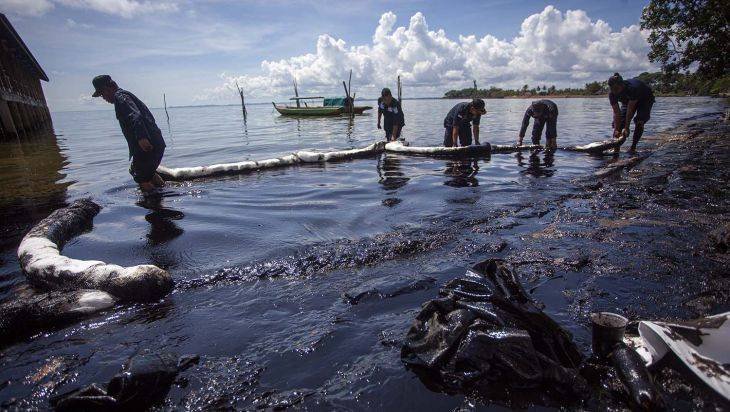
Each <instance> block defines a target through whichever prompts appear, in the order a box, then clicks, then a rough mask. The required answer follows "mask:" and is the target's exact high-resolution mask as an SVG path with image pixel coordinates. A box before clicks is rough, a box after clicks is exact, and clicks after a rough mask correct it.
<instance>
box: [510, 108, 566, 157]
mask: <svg viewBox="0 0 730 412" xmlns="http://www.w3.org/2000/svg"><path fill="white" fill-rule="evenodd" d="M531 117H532V118H534V119H535V123H533V125H532V144H535V145H538V144H540V136H541V135H542V129H544V128H545V125H546V124H547V130H546V131H545V147H546V148H547V149H549V150H555V148H557V146H558V143H557V139H558V105H556V104H555V102H553V101H552V100H547V99H542V100H536V101H534V102H532V104H530V107H528V108H527V111H525V117H524V118H523V119H522V127H521V128H520V139H519V142H518V145H519V146H522V139H524V138H525V132H526V131H527V126H529V125H530V118H531Z"/></svg>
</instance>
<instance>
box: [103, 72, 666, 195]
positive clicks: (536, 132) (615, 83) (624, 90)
mask: <svg viewBox="0 0 730 412" xmlns="http://www.w3.org/2000/svg"><path fill="white" fill-rule="evenodd" d="M92 84H93V86H94V94H93V96H94V97H99V96H102V97H103V98H104V100H105V101H107V102H109V103H111V104H113V105H114V110H115V112H116V116H117V119H118V120H119V125H120V126H121V128H122V134H124V137H125V139H126V140H127V145H128V147H129V158H130V159H132V164H131V166H130V169H129V172H130V174H131V175H132V177H133V178H134V181H135V182H137V183H138V184H139V185H140V187H141V188H142V190H144V191H146V192H147V191H151V190H153V189H154V188H155V187H161V186H163V185H164V181H163V180H162V178H161V177H160V176H159V175H158V174H157V173H156V170H157V167H158V166H159V165H160V162H161V161H162V156H163V155H164V153H165V140H164V139H163V138H162V132H161V131H160V129H159V128H158V127H157V124H156V123H155V119H154V117H153V116H152V113H150V110H149V109H148V108H147V106H146V105H145V104H144V103H142V102H141V101H140V100H139V99H138V98H137V97H136V96H135V95H133V94H132V93H130V92H128V91H126V90H123V89H121V88H120V87H119V86H117V84H116V83H115V82H114V80H112V78H111V77H110V76H109V75H101V76H96V77H95V78H94V79H93V80H92ZM608 86H609V88H610V92H609V94H608V99H609V101H610V103H611V107H612V109H613V137H614V138H615V139H618V138H621V137H624V138H627V137H628V135H629V131H630V125H631V120H632V119H633V120H634V124H635V126H636V127H635V128H634V134H633V141H632V143H631V149H630V151H635V150H636V145H637V144H638V143H639V139H641V135H642V134H643V132H644V124H645V123H646V122H647V121H649V118H650V115H651V108H652V106H653V105H654V93H653V92H652V90H651V88H650V87H649V86H648V85H646V84H645V83H644V82H642V81H641V80H639V79H629V80H624V79H623V78H622V77H621V75H619V74H618V73H615V74H614V75H613V76H611V77H610V78H609V79H608ZM619 103H620V106H619ZM486 113H487V110H486V107H485V103H484V100H482V99H473V100H472V101H470V102H462V103H457V104H456V105H455V106H454V107H453V108H452V109H451V110H449V112H448V114H447V115H446V117H445V118H444V146H446V147H458V146H470V145H471V144H472V138H473V143H474V144H477V145H478V144H480V143H479V123H480V120H481V117H482V116H483V115H485V114H486ZM381 118H382V119H383V123H382V124H381ZM531 118H532V119H533V126H532V144H534V145H539V144H540V138H541V136H542V132H543V129H545V126H547V130H546V132H545V140H546V141H545V143H546V144H545V148H546V149H548V150H554V149H555V148H557V137H558V132H557V121H558V106H557V105H556V104H555V102H553V101H551V100H547V99H542V100H537V101H534V102H532V103H531V104H530V106H529V107H528V108H527V111H525V115H524V118H523V119H522V126H521V127H520V133H519V139H518V145H522V141H523V139H524V137H525V132H526V131H527V127H528V125H529V123H530V119H531ZM403 126H405V117H404V115H403V108H402V107H401V102H400V101H398V100H397V99H396V98H394V97H393V94H392V93H391V91H390V89H388V88H385V89H383V90H382V92H381V96H380V98H379V99H378V129H384V130H385V138H386V140H387V141H391V140H397V139H398V138H399V137H400V135H401V131H402V130H403Z"/></svg>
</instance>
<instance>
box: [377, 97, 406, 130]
mask: <svg viewBox="0 0 730 412" xmlns="http://www.w3.org/2000/svg"><path fill="white" fill-rule="evenodd" d="M378 113H380V114H382V115H383V120H384V121H385V123H386V124H389V125H390V124H392V125H395V124H397V125H398V126H405V124H406V122H405V117H404V116H403V109H402V108H401V106H400V102H399V101H398V100H397V99H395V98H391V99H390V104H388V105H386V104H385V103H384V102H383V98H382V97H380V98H378Z"/></svg>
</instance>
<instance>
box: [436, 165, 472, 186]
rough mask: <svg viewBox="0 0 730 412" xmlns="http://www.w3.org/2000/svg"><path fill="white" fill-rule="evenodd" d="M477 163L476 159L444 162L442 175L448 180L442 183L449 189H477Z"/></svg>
mask: <svg viewBox="0 0 730 412" xmlns="http://www.w3.org/2000/svg"><path fill="white" fill-rule="evenodd" d="M477 174H479V162H478V160H477V159H463V160H462V159H459V160H449V161H447V162H446V170H444V175H446V176H447V177H448V179H447V180H446V181H445V182H444V184H445V185H446V186H451V187H477V186H479V179H477Z"/></svg>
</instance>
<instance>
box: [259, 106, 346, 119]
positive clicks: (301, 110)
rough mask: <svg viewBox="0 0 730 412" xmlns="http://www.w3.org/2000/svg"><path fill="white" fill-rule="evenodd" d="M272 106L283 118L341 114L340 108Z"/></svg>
mask: <svg viewBox="0 0 730 412" xmlns="http://www.w3.org/2000/svg"><path fill="white" fill-rule="evenodd" d="M272 104H273V105H274V108H275V109H276V111H277V112H279V113H280V114H281V115H283V116H336V115H339V114H342V108H341V107H322V106H315V107H292V106H281V105H277V104H276V103H272Z"/></svg>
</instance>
